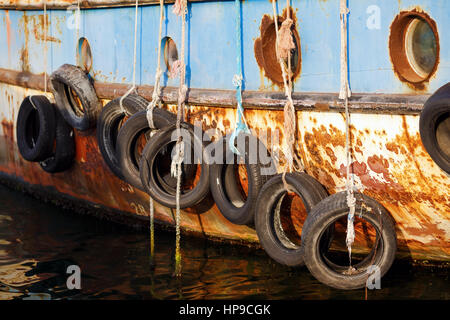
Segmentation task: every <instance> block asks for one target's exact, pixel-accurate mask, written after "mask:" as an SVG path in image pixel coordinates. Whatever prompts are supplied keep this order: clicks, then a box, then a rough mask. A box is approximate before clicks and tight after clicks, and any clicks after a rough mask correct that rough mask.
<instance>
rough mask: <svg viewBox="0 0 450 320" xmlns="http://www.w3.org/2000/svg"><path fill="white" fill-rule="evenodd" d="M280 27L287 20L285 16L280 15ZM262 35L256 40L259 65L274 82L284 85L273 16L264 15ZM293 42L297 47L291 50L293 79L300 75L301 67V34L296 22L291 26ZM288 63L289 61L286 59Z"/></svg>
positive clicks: (256, 54) (256, 55)
mask: <svg viewBox="0 0 450 320" xmlns="http://www.w3.org/2000/svg"><path fill="white" fill-rule="evenodd" d="M277 20H278V28H281V24H282V23H283V21H284V20H285V17H278V18H277ZM260 30H261V36H260V37H259V38H257V39H256V40H255V45H254V49H255V57H256V61H257V63H258V66H259V67H260V68H261V69H262V70H264V74H265V76H266V77H267V78H269V79H270V80H271V81H272V82H273V83H275V84H277V85H280V86H282V85H283V75H282V72H281V67H280V64H279V62H278V59H277V54H276V38H277V37H276V32H275V22H274V20H273V18H269V17H268V16H267V15H265V16H263V20H262V22H261V27H260ZM291 31H292V36H293V39H292V40H293V42H294V46H295V48H294V49H293V50H291V61H290V62H291V74H292V77H291V79H294V78H295V77H297V76H298V74H299V73H300V69H301V46H300V36H299V34H298V31H297V28H296V27H295V23H294V24H293V25H292V27H291ZM285 62H286V64H287V61H285Z"/></svg>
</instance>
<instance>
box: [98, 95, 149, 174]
mask: <svg viewBox="0 0 450 320" xmlns="http://www.w3.org/2000/svg"><path fill="white" fill-rule="evenodd" d="M120 99H121V98H117V99H114V100H111V101H110V102H108V103H107V104H106V105H105V106H104V107H103V109H102V112H101V113H100V116H99V118H98V121H97V141H98V147H99V149H100V153H101V154H102V156H103V160H104V161H105V163H106V164H107V165H108V167H109V168H110V169H111V171H112V172H113V173H114V174H115V175H116V176H117V177H119V178H120V179H122V180H124V178H123V175H122V171H121V169H120V164H119V160H118V159H117V153H116V142H117V136H118V134H119V125H120V123H121V121H122V120H123V119H124V118H125V116H126V115H134V114H135V113H137V112H139V111H142V110H145V109H146V107H147V105H148V103H149V102H148V101H147V100H146V99H144V98H142V97H140V96H138V95H136V94H130V95H128V96H126V97H125V98H124V99H123V101H122V106H123V108H124V109H125V112H126V114H124V113H123V112H122V109H121V107H120Z"/></svg>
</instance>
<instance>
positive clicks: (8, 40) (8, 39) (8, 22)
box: [5, 10, 12, 61]
mask: <svg viewBox="0 0 450 320" xmlns="http://www.w3.org/2000/svg"><path fill="white" fill-rule="evenodd" d="M5 19H6V43H7V44H8V61H11V35H12V33H11V19H10V18H9V10H5Z"/></svg>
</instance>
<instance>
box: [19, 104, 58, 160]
mask: <svg viewBox="0 0 450 320" xmlns="http://www.w3.org/2000/svg"><path fill="white" fill-rule="evenodd" d="M30 99H32V102H33V103H31V100H30ZM33 105H34V106H33ZM34 107H36V109H35V108H34ZM55 128H56V119H55V109H54V106H53V105H52V104H51V103H50V101H48V99H47V98H46V97H45V96H28V97H26V98H25V99H24V100H23V101H22V104H21V105H20V109H19V114H18V116H17V125H16V137H17V146H18V148H19V152H20V154H21V155H22V157H23V158H24V159H25V160H28V161H36V162H38V161H42V160H45V159H47V158H48V157H50V156H51V155H52V151H53V142H54V140H55V130H56V129H55Z"/></svg>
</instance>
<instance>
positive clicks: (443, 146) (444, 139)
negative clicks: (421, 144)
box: [436, 112, 450, 162]
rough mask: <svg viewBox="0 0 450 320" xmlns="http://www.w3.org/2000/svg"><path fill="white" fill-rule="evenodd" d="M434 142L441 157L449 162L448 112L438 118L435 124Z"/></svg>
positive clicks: (449, 114) (449, 116)
mask: <svg viewBox="0 0 450 320" xmlns="http://www.w3.org/2000/svg"><path fill="white" fill-rule="evenodd" d="M436 142H437V145H438V148H439V150H440V152H441V153H442V155H443V156H444V157H445V158H446V160H447V161H448V162H450V112H447V113H445V114H443V115H442V116H440V117H439V118H438V120H437V122H436Z"/></svg>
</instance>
